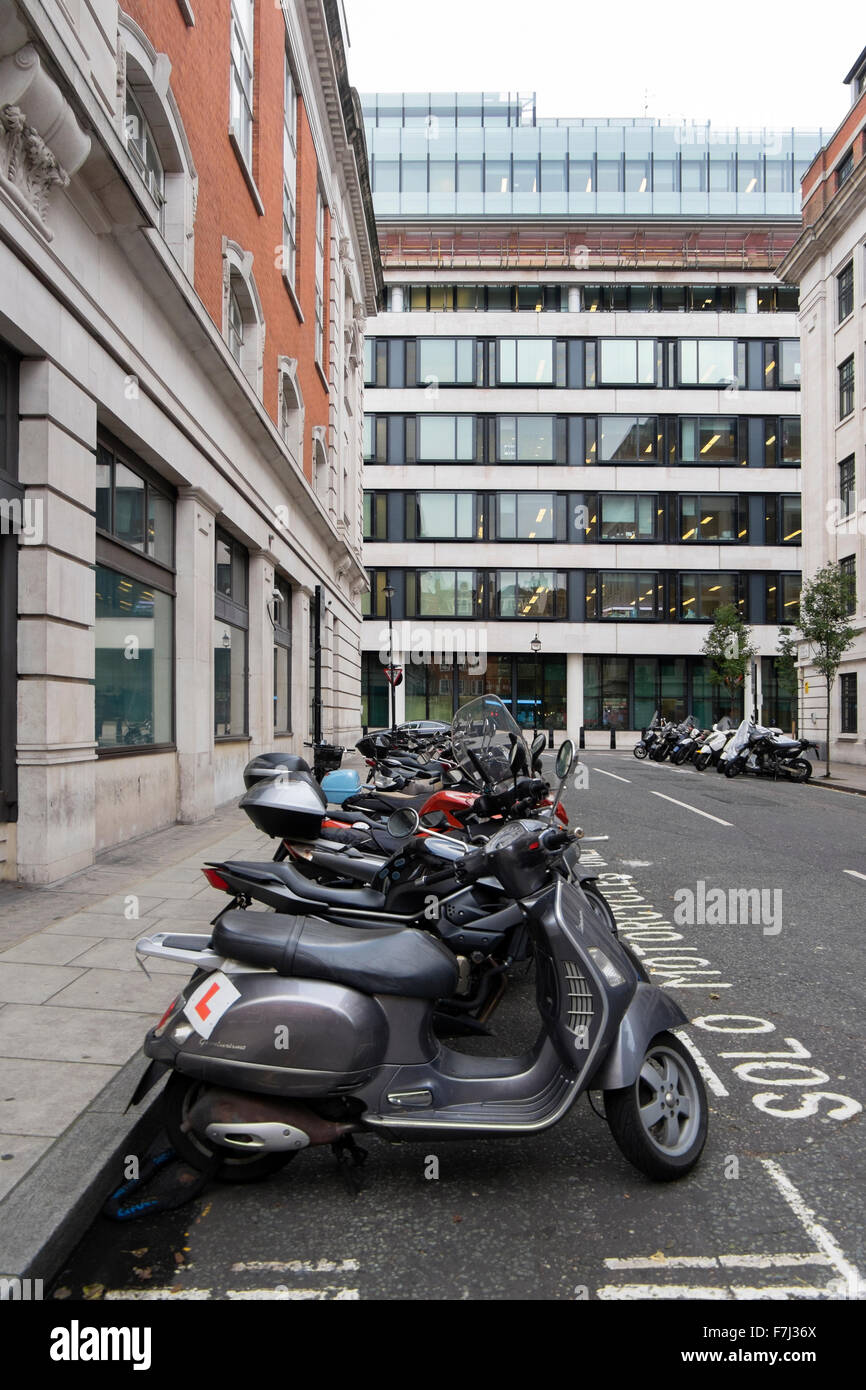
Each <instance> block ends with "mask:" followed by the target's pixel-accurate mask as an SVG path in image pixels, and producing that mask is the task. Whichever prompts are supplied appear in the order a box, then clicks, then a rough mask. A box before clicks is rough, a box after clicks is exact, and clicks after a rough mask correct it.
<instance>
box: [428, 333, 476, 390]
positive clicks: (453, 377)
mask: <svg viewBox="0 0 866 1390" xmlns="http://www.w3.org/2000/svg"><path fill="white" fill-rule="evenodd" d="M433 383H435V384H437V385H439V386H473V385H474V384H475V340H474V339H473V338H419V339H418V384H419V385H420V386H427V385H430V384H433Z"/></svg>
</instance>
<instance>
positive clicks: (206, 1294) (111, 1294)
mask: <svg viewBox="0 0 866 1390" xmlns="http://www.w3.org/2000/svg"><path fill="white" fill-rule="evenodd" d="M210 1296H211V1290H210V1289H178V1290H174V1289H106V1290H105V1293H104V1294H103V1295H102V1297H103V1300H105V1299H120V1298H122V1299H124V1300H126V1299H134V1300H135V1301H136V1302H139V1303H156V1302H159V1301H161V1300H162V1299H192V1300H193V1301H195V1302H196V1303H201V1302H203V1301H204V1300H205V1299H207V1298H210Z"/></svg>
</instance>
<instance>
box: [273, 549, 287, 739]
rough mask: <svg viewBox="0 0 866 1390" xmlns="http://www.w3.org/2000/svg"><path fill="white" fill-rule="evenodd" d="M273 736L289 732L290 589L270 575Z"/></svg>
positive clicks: (278, 576) (281, 580)
mask: <svg viewBox="0 0 866 1390" xmlns="http://www.w3.org/2000/svg"><path fill="white" fill-rule="evenodd" d="M273 622H274V733H277V734H289V733H291V731H292V588H291V585H290V584H289V581H288V580H287V579H283V578H282V576H281V575H279V574H275V575H274V593H273Z"/></svg>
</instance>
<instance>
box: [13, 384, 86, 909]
mask: <svg viewBox="0 0 866 1390" xmlns="http://www.w3.org/2000/svg"><path fill="white" fill-rule="evenodd" d="M20 415H21V419H20V436H19V475H20V481H21V482H22V483H23V484H24V485H25V487H26V489H27V491H26V500H25V512H24V520H25V522H26V523H27V524H26V525H25V527H24V529H23V532H22V535H21V537H20V545H19V550H18V674H19V679H18V830H17V873H18V877H19V879H20V880H21V881H22V882H24V883H51V882H53V881H54V880H55V879H58V878H63V877H65V876H66V875H67V874H71V873H74V872H75V871H76V870H77V869H81V868H84V867H85V866H86V865H88V864H90V863H92V862H93V849H94V844H95V840H96V816H95V795H96V738H95V733H94V717H95V699H94V686H93V677H94V608H95V591H94V574H93V568H92V567H93V565H94V562H95V545H96V533H95V528H94V523H93V515H92V513H93V510H94V507H95V499H96V465H95V456H94V455H95V446H96V406H95V403H94V401H93V400H92V398H91V397H90V396H88V395H87V394H86V393H85V392H84V391H82V390H81V389H80V388H79V387H78V386H77V385H76V384H75V382H73V381H72V380H71V379H70V378H69V377H68V376H66V375H65V374H64V373H63V372H61V371H60V370H59V368H57V367H56V366H54V365H53V364H52V363H50V362H48V361H44V360H40V361H36V360H27V361H24V362H22V364H21V375H20Z"/></svg>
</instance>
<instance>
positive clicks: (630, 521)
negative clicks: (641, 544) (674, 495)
mask: <svg viewBox="0 0 866 1390" xmlns="http://www.w3.org/2000/svg"><path fill="white" fill-rule="evenodd" d="M658 512H659V507H658V498H657V497H656V496H654V495H650V494H635V493H632V494H631V495H630V494H628V493H616V494H614V495H611V494H602V495H601V496H600V497H599V499H598V512H597V517H598V539H599V540H600V541H654V540H655V539H656V535H657V514H658ZM595 519H596V518H595V517H590V523H589V526H588V527H587V531H586V539H587V540H589V539H590V538H591V533H592V525H593V522H594V521H595Z"/></svg>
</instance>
